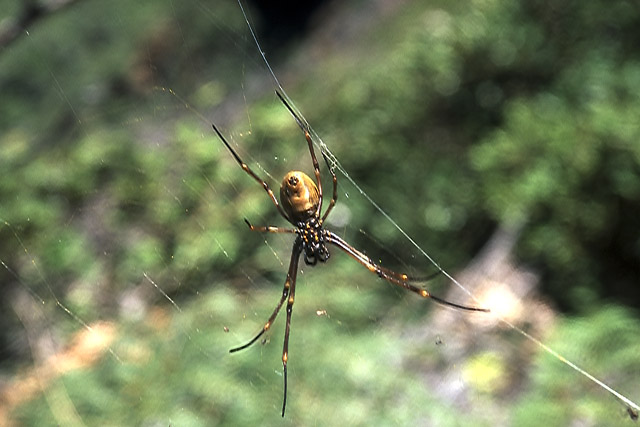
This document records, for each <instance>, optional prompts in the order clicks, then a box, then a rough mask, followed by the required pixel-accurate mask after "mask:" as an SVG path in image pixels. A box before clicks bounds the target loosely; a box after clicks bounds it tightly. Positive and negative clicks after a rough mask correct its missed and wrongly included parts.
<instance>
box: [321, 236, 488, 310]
mask: <svg viewBox="0 0 640 427" xmlns="http://www.w3.org/2000/svg"><path fill="white" fill-rule="evenodd" d="M325 233H326V239H327V241H328V242H329V243H332V244H334V245H336V246H337V247H339V248H340V249H342V250H343V251H344V252H346V253H347V254H348V255H349V256H351V257H352V258H353V259H355V260H356V261H358V262H359V263H360V264H362V265H363V266H365V267H367V269H369V271H370V272H372V273H376V274H377V275H378V276H379V277H381V278H383V279H385V280H386V281H388V282H391V283H393V284H394V285H398V286H401V287H403V288H405V289H407V290H409V291H411V292H414V293H416V294H418V295H420V296H421V297H422V298H431V299H433V300H434V301H436V302H438V303H440V304H442V305H448V306H449V307H454V308H458V309H461V310H468V311H482V312H489V311H490V310H489V309H487V308H480V307H470V306H466V305H460V304H456V303H454V302H450V301H447V300H445V299H442V298H439V297H436V296H435V295H432V294H431V293H429V292H428V291H427V290H426V289H422V288H420V287H418V286H415V285H412V284H411V283H408V281H409V279H410V278H409V276H407V275H406V274H401V273H396V272H395V271H392V270H389V269H388V268H385V267H381V266H379V265H378V264H376V263H375V262H373V260H371V258H369V257H368V256H367V255H365V254H364V253H362V252H360V251H359V250H357V249H356V248H354V247H353V246H351V245H350V244H348V243H347V242H346V241H344V240H343V239H342V238H341V237H339V236H336V235H335V234H333V233H331V232H330V231H325Z"/></svg>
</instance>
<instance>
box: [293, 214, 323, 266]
mask: <svg viewBox="0 0 640 427" xmlns="http://www.w3.org/2000/svg"><path fill="white" fill-rule="evenodd" d="M298 230H299V232H298V235H299V236H300V237H301V238H302V250H303V252H304V262H305V264H307V265H316V263H317V262H318V261H320V262H326V261H327V260H328V259H329V256H330V253H329V248H327V245H326V242H325V238H324V236H325V231H324V230H323V229H322V220H320V219H316V218H315V217H312V218H310V219H308V220H307V221H304V222H300V223H298Z"/></svg>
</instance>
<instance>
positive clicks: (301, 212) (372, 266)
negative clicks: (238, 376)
mask: <svg viewBox="0 0 640 427" xmlns="http://www.w3.org/2000/svg"><path fill="white" fill-rule="evenodd" d="M276 95H277V96H278V98H280V101H281V102H282V103H283V104H284V106H285V107H286V108H287V110H289V113H291V115H292V116H293V118H294V119H295V121H296V123H297V124H298V127H300V129H301V130H302V132H303V133H304V137H305V139H306V140H307V144H308V145H309V154H310V155H311V162H312V163H313V171H314V174H315V182H314V180H312V179H311V178H310V177H309V175H307V174H305V173H304V172H300V171H290V172H288V173H287V174H286V175H285V176H284V178H283V179H282V184H281V185H280V203H278V200H277V199H276V196H275V195H274V193H273V190H271V188H270V187H269V184H267V182H266V181H264V180H263V179H261V178H260V177H258V175H256V173H255V172H254V171H253V170H251V168H250V167H249V166H248V165H247V164H246V163H245V162H243V161H242V159H241V158H240V156H239V155H238V153H236V151H235V150H234V149H233V148H232V147H231V145H230V144H229V143H228V142H227V140H226V139H225V137H224V136H223V135H222V133H220V131H219V130H218V128H217V127H216V125H214V124H212V126H213V130H214V131H215V132H216V134H217V135H218V137H219V138H220V140H221V141H222V143H223V144H224V145H225V146H226V147H227V149H228V150H229V151H230V152H231V154H232V155H233V157H234V159H235V160H236V162H238V164H239V165H240V167H241V168H242V170H244V171H245V172H246V173H247V174H249V175H250V176H251V177H252V178H253V179H254V180H256V182H258V183H259V184H260V185H261V186H262V188H264V190H265V191H266V192H267V194H268V195H269V198H270V199H271V202H272V203H273V204H274V205H275V207H276V209H277V210H278V212H279V213H280V215H282V217H283V218H284V219H286V220H287V221H288V222H289V223H290V224H291V225H293V227H294V228H283V227H274V226H261V227H256V226H254V225H252V224H251V223H250V222H249V221H248V220H247V219H245V220H244V221H245V222H246V223H247V225H248V226H249V229H250V230H251V231H257V232H263V233H264V232H266V233H290V234H295V235H296V237H295V239H294V241H293V249H292V250H291V260H290V262H289V271H288V272H287V278H286V280H285V282H284V288H283V289H282V296H281V297H280V301H278V304H277V305H276V307H275V309H274V310H273V313H271V316H269V319H268V320H267V322H266V323H265V324H264V326H263V327H262V329H261V330H260V332H258V334H257V335H256V336H255V337H253V338H252V339H251V340H250V341H249V342H247V343H246V344H244V345H241V346H239V347H235V348H232V349H231V350H229V352H230V353H235V352H237V351H240V350H244V349H245V348H247V347H249V346H251V344H253V343H255V342H256V341H257V340H258V339H259V338H260V337H261V336H262V334H264V333H265V332H266V331H268V330H269V329H270V328H271V325H272V324H273V322H274V320H275V319H276V316H277V315H278V313H279V312H280V309H281V308H282V306H283V304H284V302H285V301H287V322H286V326H285V332H284V345H283V349H282V367H283V373H284V375H283V376H284V397H283V399H282V416H283V417H284V412H285V408H286V406H287V362H288V361H289V350H288V349H289V332H290V330H291V313H292V312H293V303H294V298H295V292H296V276H297V273H298V261H299V258H300V255H301V254H302V255H303V257H304V262H305V264H307V265H310V266H313V265H316V264H317V263H318V262H321V263H324V262H327V260H328V259H329V248H328V247H327V244H332V245H334V246H336V247H338V248H339V249H341V250H343V251H344V252H346V253H347V254H348V255H349V256H351V257H352V258H353V259H355V260H356V261H357V262H359V263H360V264H362V265H363V266H365V267H366V268H367V269H368V270H369V271H370V272H372V273H375V274H377V275H378V276H379V277H380V278H382V279H384V280H387V281H388V282H391V283H393V284H394V285H397V286H401V287H403V288H405V289H407V290H409V291H411V292H414V293H416V294H418V295H419V296H421V297H423V298H431V299H432V300H434V301H436V302H438V303H440V304H443V305H447V306H449V307H454V308H457V309H461V310H469V311H481V312H488V311H489V310H488V309H486V308H479V307H469V306H464V305H460V304H456V303H453V302H450V301H447V300H444V299H442V298H438V297H436V296H434V295H432V294H431V293H429V292H428V291H427V290H426V289H422V288H420V287H418V286H415V285H413V284H412V283H410V282H416V281H426V280H429V279H430V278H431V277H429V278H426V279H417V278H413V277H410V276H408V275H406V274H404V273H397V272H395V271H393V270H390V269H388V268H385V267H382V266H381V265H379V264H376V263H375V262H374V261H373V260H372V259H371V258H369V257H368V256H367V255H365V254H364V253H363V252H361V251H359V250H358V249H356V248H354V247H353V246H351V245H350V244H349V243H347V242H346V241H345V240H343V239H342V238H341V237H339V236H337V235H336V234H334V233H332V232H331V231H329V230H327V229H325V228H324V227H323V224H324V221H325V220H326V219H327V217H328V216H329V214H330V213H331V210H332V209H333V207H334V206H335V204H336V200H337V199H338V179H337V178H336V174H335V173H334V171H333V169H332V168H331V166H330V165H329V161H328V159H327V156H326V154H325V153H324V151H323V152H322V153H321V154H322V157H323V158H324V161H325V163H326V164H327V168H328V169H329V173H330V174H331V178H332V179H333V196H332V197H331V201H330V202H329V206H328V207H327V209H326V211H325V212H324V215H323V214H322V212H321V211H322V201H323V197H322V182H321V181H320V165H319V164H318V160H317V158H316V155H315V152H314V149H313V140H312V139H311V133H310V130H309V128H308V126H307V125H306V124H305V122H303V121H302V120H301V118H300V117H299V116H298V115H297V114H296V113H295V112H294V111H293V109H292V108H291V106H290V105H289V103H288V102H287V101H286V100H285V98H284V97H283V96H282V95H281V94H280V92H279V91H276ZM439 272H440V271H439ZM439 272H438V273H439Z"/></svg>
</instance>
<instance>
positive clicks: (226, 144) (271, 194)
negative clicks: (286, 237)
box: [211, 123, 291, 222]
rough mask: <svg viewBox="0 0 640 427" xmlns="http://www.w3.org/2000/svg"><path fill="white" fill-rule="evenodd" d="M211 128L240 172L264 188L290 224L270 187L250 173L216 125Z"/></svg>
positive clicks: (249, 169)
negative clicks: (239, 168)
mask: <svg viewBox="0 0 640 427" xmlns="http://www.w3.org/2000/svg"><path fill="white" fill-rule="evenodd" d="M211 126H212V127H213V130H214V131H216V133H217V134H218V137H219V138H220V140H221V141H222V142H223V143H224V145H225V146H226V147H227V149H228V150H229V151H230V152H231V154H232V155H233V157H234V158H235V159H236V162H238V164H239V165H240V167H241V168H242V170H244V171H245V172H246V173H248V174H249V175H250V176H251V177H252V178H253V179H255V180H256V181H257V182H258V183H259V184H260V185H261V186H262V188H264V190H265V191H266V192H267V194H268V195H269V197H270V198H271V201H272V202H273V204H274V205H275V206H276V208H277V209H278V212H280V215H282V216H283V218H284V219H286V220H287V221H289V222H291V220H290V219H289V217H288V216H287V214H286V213H285V211H284V210H283V209H282V206H280V203H278V199H276V196H275V194H273V190H271V187H269V184H267V182H266V181H265V180H263V179H262V178H260V177H259V176H258V175H256V173H255V172H254V171H252V170H251V168H250V167H249V166H248V165H247V164H246V163H245V162H243V161H242V159H241V158H240V156H239V155H238V153H236V151H235V150H234V149H233V148H231V145H230V144H229V143H228V142H227V140H226V139H225V137H224V136H222V133H220V131H219V130H218V128H217V127H216V125H214V124H213V123H211Z"/></svg>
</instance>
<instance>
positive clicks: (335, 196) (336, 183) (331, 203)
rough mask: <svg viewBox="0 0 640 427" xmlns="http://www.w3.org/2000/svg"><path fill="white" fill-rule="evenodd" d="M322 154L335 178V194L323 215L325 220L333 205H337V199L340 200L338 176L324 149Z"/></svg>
mask: <svg viewBox="0 0 640 427" xmlns="http://www.w3.org/2000/svg"><path fill="white" fill-rule="evenodd" d="M321 154H322V157H324V161H325V163H326V164H327V168H328V169H329V173H330V174H331V177H332V178H333V196H332V197H331V201H330V202H329V207H328V208H327V210H326V211H325V212H324V215H323V216H322V222H324V220H325V219H327V217H328V216H329V212H331V209H333V207H334V206H335V205H336V201H337V200H338V178H336V174H335V172H334V171H333V169H332V168H331V166H330V165H329V159H327V155H326V154H325V153H324V151H323V152H322V153H321Z"/></svg>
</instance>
